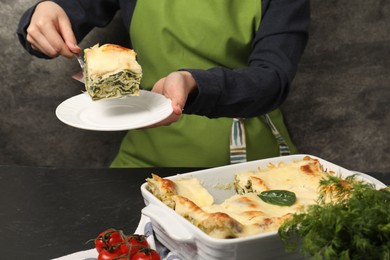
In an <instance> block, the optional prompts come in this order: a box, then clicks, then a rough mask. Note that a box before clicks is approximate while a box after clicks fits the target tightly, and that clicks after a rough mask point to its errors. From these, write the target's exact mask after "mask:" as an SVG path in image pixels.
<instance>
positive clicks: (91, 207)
mask: <svg viewBox="0 0 390 260" xmlns="http://www.w3.org/2000/svg"><path fill="white" fill-rule="evenodd" d="M194 170H198V169H195V168H142V169H56V168H36V167H18V166H0V194H1V195H0V206H1V210H0V223H1V224H0V248H1V250H0V259H51V258H55V257H59V256H63V255H66V254H69V253H73V252H77V251H81V250H87V249H90V248H92V247H93V244H92V243H89V244H88V243H87V244H86V242H87V241H88V240H90V239H93V238H95V237H96V236H97V235H98V233H100V232H101V231H103V230H105V229H107V228H111V227H112V228H116V229H122V230H123V231H124V232H125V233H132V232H134V230H135V229H136V227H137V225H138V222H139V219H140V214H141V209H142V208H143V207H144V202H143V199H142V195H141V192H140V186H141V185H142V183H144V182H145V179H146V178H147V177H149V176H150V174H151V173H157V174H158V175H160V176H162V177H165V176H170V175H174V174H177V173H185V172H191V171H194ZM369 174H370V175H371V176H373V177H375V178H377V179H379V180H381V181H382V182H384V183H385V184H387V185H389V184H390V172H389V173H369Z"/></svg>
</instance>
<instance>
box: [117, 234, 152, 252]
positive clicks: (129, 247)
mask: <svg viewBox="0 0 390 260" xmlns="http://www.w3.org/2000/svg"><path fill="white" fill-rule="evenodd" d="M145 247H149V244H148V241H147V240H146V237H145V236H143V235H137V234H134V235H130V236H127V242H125V243H123V244H122V245H121V251H122V253H123V254H124V255H126V256H129V251H130V257H131V256H133V255H134V254H135V253H137V252H138V251H139V250H140V249H142V248H145Z"/></svg>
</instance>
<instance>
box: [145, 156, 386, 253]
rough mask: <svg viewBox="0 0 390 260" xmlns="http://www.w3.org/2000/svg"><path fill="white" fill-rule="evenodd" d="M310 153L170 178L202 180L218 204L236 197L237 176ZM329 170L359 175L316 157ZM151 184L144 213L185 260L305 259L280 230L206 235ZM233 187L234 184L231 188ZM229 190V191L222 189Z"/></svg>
mask: <svg viewBox="0 0 390 260" xmlns="http://www.w3.org/2000/svg"><path fill="white" fill-rule="evenodd" d="M304 156H307V155H306V154H298V155H291V156H283V157H276V158H270V159H264V160H257V161H251V162H246V163H240V164H234V165H228V166H222V167H217V168H212V169H207V170H201V171H195V172H190V173H184V174H177V175H173V176H170V177H168V178H169V179H171V180H174V179H178V178H194V177H195V178H198V179H199V180H200V181H201V183H202V184H203V185H204V187H205V188H206V189H207V190H208V191H209V192H210V194H211V195H212V196H213V197H214V199H215V202H216V203H221V202H222V201H224V200H225V199H226V198H228V197H230V196H232V195H233V194H235V192H234V190H233V188H232V189H230V190H229V189H226V187H227V186H229V184H232V183H233V182H234V175H235V174H237V173H239V172H243V171H249V170H256V169H257V168H258V167H259V166H260V167H262V168H263V167H265V166H266V165H268V164H269V163H274V164H275V163H279V162H282V161H283V162H287V163H288V162H292V161H294V160H301V159H303V157H304ZM308 156H310V157H312V158H316V159H318V160H319V161H320V163H321V164H322V165H323V166H324V168H325V169H326V170H327V171H334V172H336V173H338V174H340V175H342V176H343V177H346V176H349V175H352V174H356V172H352V171H349V170H347V169H344V168H342V167H340V166H338V165H335V164H333V163H330V162H328V161H325V160H323V159H321V158H318V157H316V156H313V155H308ZM156 174H157V175H158V173H157V172H156ZM358 175H359V178H362V179H363V180H365V181H367V182H370V183H374V184H375V185H376V187H377V188H382V187H385V185H384V184H383V183H381V182H380V181H378V180H376V179H374V178H372V177H371V176H368V175H366V174H363V173H358ZM146 186H147V183H144V184H143V185H142V186H141V192H142V196H143V197H144V200H145V204H146V207H145V208H144V209H143V210H142V214H144V215H146V216H148V217H149V218H150V219H151V222H152V224H153V228H154V230H155V234H156V237H157V239H158V240H159V241H160V242H161V243H162V244H163V245H165V246H166V247H167V248H168V249H169V250H171V251H172V252H173V253H174V254H175V255H177V256H179V257H181V258H182V259H205V260H210V259H221V260H222V259H224V260H226V259H301V258H302V256H301V255H299V254H296V253H294V254H292V253H287V252H286V251H285V249H284V246H283V244H282V241H281V240H280V239H279V236H278V234H277V232H276V231H274V232H268V233H264V234H259V235H254V236H250V237H244V238H233V239H218V238H213V237H211V236H209V235H207V234H206V233H204V232H203V231H202V230H200V229H199V228H197V227H195V226H194V225H192V224H191V223H190V222H189V221H187V220H186V219H185V218H183V217H182V216H180V215H179V214H177V213H176V212H175V211H174V210H172V209H171V208H169V207H168V206H166V205H165V204H163V203H162V202H161V201H160V200H159V199H157V198H156V197H155V196H154V195H153V194H151V193H150V192H149V191H148V190H147V189H146ZM230 186H232V185H230ZM221 187H225V188H221Z"/></svg>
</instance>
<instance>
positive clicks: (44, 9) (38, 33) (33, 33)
mask: <svg viewBox="0 0 390 260" xmlns="http://www.w3.org/2000/svg"><path fill="white" fill-rule="evenodd" d="M27 41H28V42H30V44H31V45H32V48H33V49H35V50H38V51H40V52H42V53H44V54H46V55H47V56H49V57H57V56H59V55H62V56H65V57H68V58H71V57H73V56H74V53H76V54H78V53H79V52H80V48H79V47H78V46H77V42H76V39H75V36H74V33H73V30H72V25H71V23H70V21H69V18H68V16H67V15H66V13H65V11H64V10H63V9H62V8H61V7H60V6H58V5H57V4H55V3H54V2H50V1H45V2H42V3H40V4H38V5H37V7H36V9H35V12H34V14H33V16H32V18H31V22H30V25H29V27H28V28H27Z"/></svg>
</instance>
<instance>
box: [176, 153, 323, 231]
mask: <svg viewBox="0 0 390 260" xmlns="http://www.w3.org/2000/svg"><path fill="white" fill-rule="evenodd" d="M328 174H329V173H328V172H326V171H323V169H322V166H321V165H320V164H319V162H318V160H316V159H311V158H309V157H307V158H305V159H303V160H300V161H295V162H292V163H289V164H286V163H280V164H278V165H272V164H270V165H269V166H268V167H267V168H265V169H258V170H257V171H249V172H243V173H239V174H237V175H236V176H235V180H236V181H235V183H234V185H235V187H236V190H237V192H238V194H236V195H233V196H232V197H230V198H227V199H226V200H225V201H224V202H223V203H221V204H213V200H212V196H211V195H210V194H209V193H208V192H207V190H206V189H204V188H203V187H202V186H201V184H200V182H199V181H198V180H197V179H187V180H179V181H178V180H175V181H174V183H175V188H176V191H177V194H179V195H180V196H182V197H184V198H186V203H182V204H183V205H179V204H178V201H176V206H177V210H176V211H177V212H178V213H179V214H181V215H183V214H184V215H186V216H187V218H188V219H189V220H190V221H191V222H193V223H194V224H195V225H197V226H199V227H200V228H201V229H203V230H204V231H205V232H206V233H208V234H212V235H213V236H215V237H221V238H223V237H224V236H226V234H229V236H232V234H231V233H230V231H226V230H223V229H221V228H219V226H218V225H219V224H218V223H216V224H215V225H216V226H218V228H215V227H205V226H204V223H206V222H205V219H207V218H208V217H209V218H212V216H213V217H215V215H213V214H217V213H218V214H219V213H223V214H226V215H227V216H228V217H230V218H232V220H233V221H237V222H238V223H240V225H243V228H242V229H240V232H237V233H234V234H233V235H234V236H235V237H245V236H249V235H252V234H259V233H264V232H268V231H274V230H277V229H278V228H279V226H280V225H281V224H282V222H283V221H284V220H285V219H287V218H288V217H289V216H291V215H292V214H293V213H295V212H297V211H298V210H300V209H304V208H305V207H306V206H307V205H310V204H314V203H315V201H316V199H317V198H318V195H319V191H318V187H319V182H320V180H321V179H322V178H324V177H325V176H326V175H328ZM264 190H288V191H291V192H294V193H295V195H296V198H297V200H296V202H295V203H294V204H293V205H291V206H278V205H273V204H269V203H266V202H264V201H263V200H262V199H260V198H259V196H258V194H259V193H260V192H262V191H264ZM190 202H191V203H190ZM188 205H191V206H188ZM186 207H187V208H186ZM191 212H193V213H192V214H191ZM195 212H198V213H196V214H195ZM224 219H225V220H226V218H224ZM213 221H217V220H213ZM225 223H231V222H225ZM235 225H236V226H237V224H235ZM224 228H225V229H227V230H228V229H230V230H231V227H228V226H225V227H224Z"/></svg>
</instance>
